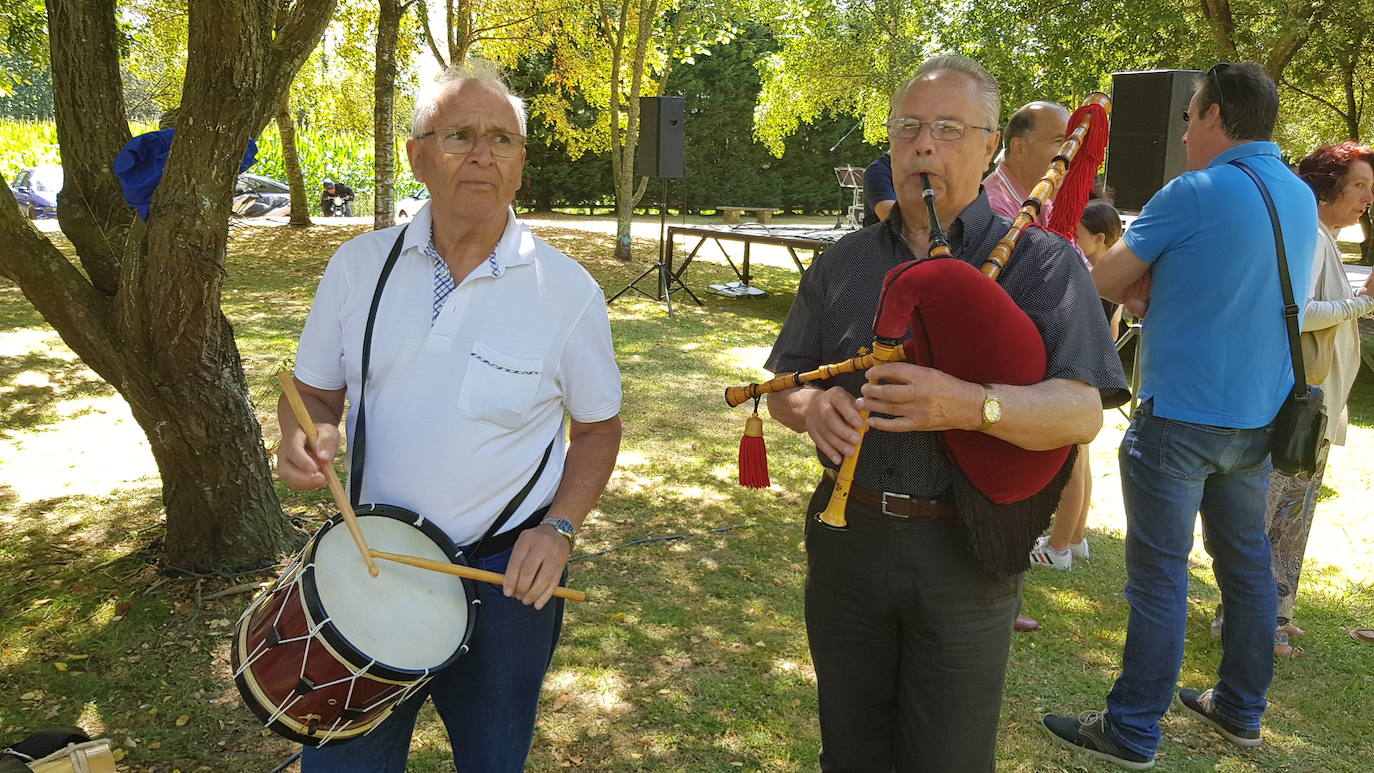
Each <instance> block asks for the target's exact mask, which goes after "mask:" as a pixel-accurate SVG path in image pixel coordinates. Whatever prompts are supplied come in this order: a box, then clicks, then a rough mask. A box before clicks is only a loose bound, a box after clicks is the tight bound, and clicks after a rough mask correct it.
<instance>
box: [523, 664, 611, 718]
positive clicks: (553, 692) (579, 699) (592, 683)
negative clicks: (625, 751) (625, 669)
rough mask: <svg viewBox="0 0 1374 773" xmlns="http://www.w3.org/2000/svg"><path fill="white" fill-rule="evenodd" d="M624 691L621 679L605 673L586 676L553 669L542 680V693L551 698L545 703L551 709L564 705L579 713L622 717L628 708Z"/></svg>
mask: <svg viewBox="0 0 1374 773" xmlns="http://www.w3.org/2000/svg"><path fill="white" fill-rule="evenodd" d="M627 691H628V685H626V684H625V678H624V676H623V675H622V674H620V673H617V672H612V671H607V670H598V671H596V672H593V673H586V672H578V671H576V670H573V669H568V668H563V669H555V670H552V671H550V672H549V674H548V676H547V677H545V679H544V694H545V695H546V696H552V697H551V698H549V699H548V700H549V701H550V702H551V704H552V705H553V706H557V707H558V708H562V707H563V706H564V705H565V704H567V705H569V706H570V708H571V709H572V710H575V711H577V712H579V713H585V712H589V711H590V712H597V713H601V714H606V715H611V716H615V715H619V714H623V713H625V712H626V711H628V710H629V709H630V702H629V701H628V700H627V699H626V697H625V695H626V693H627ZM554 710H555V711H556V710H557V709H554Z"/></svg>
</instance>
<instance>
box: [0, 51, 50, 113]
mask: <svg viewBox="0 0 1374 773" xmlns="http://www.w3.org/2000/svg"><path fill="white" fill-rule="evenodd" d="M22 61H23V60H22V57H20V56H18V55H16V54H12V53H6V52H4V51H0V72H10V73H20V72H23V71H24V66H23V64H22ZM15 78H16V79H15V81H14V82H13V83H12V84H11V86H10V90H9V93H8V94H5V95H3V96H0V117H3V118H20V119H24V120H29V121H47V120H51V119H52V117H53V102H52V71H51V70H49V69H47V68H46V67H43V68H40V69H36V70H33V71H31V72H29V74H28V75H27V76H25V77H24V78H23V79H19V78H18V77H17V75H16V76H15ZM0 93H3V92H0Z"/></svg>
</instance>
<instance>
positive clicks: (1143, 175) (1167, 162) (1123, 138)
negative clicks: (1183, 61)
mask: <svg viewBox="0 0 1374 773" xmlns="http://www.w3.org/2000/svg"><path fill="white" fill-rule="evenodd" d="M1198 74H1199V73H1198V71H1197V70H1147V71H1144V72H1118V73H1112V134H1111V143H1110V144H1109V145H1108V146H1107V187H1108V188H1110V189H1111V192H1112V199H1113V202H1114V203H1115V204H1116V207H1117V209H1120V210H1123V211H1133V212H1139V211H1140V210H1141V208H1143V207H1144V206H1145V202H1147V201H1149V200H1150V197H1151V196H1153V195H1154V194H1155V192H1156V191H1158V190H1159V189H1160V188H1163V187H1164V184H1165V183H1167V182H1169V181H1170V180H1172V179H1174V178H1175V177H1178V176H1179V175H1181V174H1183V173H1184V172H1186V171H1187V170H1188V156H1187V152H1186V150H1185V149H1184V147H1183V134H1184V132H1186V131H1187V130H1188V122H1187V121H1184V120H1183V114H1184V112H1185V111H1187V109H1188V101H1189V100H1190V99H1192V97H1193V86H1194V83H1195V82H1196V76H1197V75H1198Z"/></svg>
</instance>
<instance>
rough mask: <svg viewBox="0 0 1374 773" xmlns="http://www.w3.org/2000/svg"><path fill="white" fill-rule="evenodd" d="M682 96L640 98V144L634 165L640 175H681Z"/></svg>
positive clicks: (683, 121) (685, 112)
mask: <svg viewBox="0 0 1374 773" xmlns="http://www.w3.org/2000/svg"><path fill="white" fill-rule="evenodd" d="M686 118H687V111H686V105H685V100H684V98H683V97H640V98H639V147H638V150H637V152H636V153H635V166H636V167H637V173H638V174H639V176H640V177H682V147H683V144H684V143H683V124H684V123H685V122H686Z"/></svg>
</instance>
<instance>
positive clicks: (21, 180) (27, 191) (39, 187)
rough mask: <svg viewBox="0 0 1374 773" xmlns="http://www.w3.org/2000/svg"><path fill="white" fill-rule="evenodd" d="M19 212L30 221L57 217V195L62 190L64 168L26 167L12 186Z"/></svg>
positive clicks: (15, 178) (48, 166)
mask: <svg viewBox="0 0 1374 773" xmlns="http://www.w3.org/2000/svg"><path fill="white" fill-rule="evenodd" d="M10 190H12V191H13V192H14V199H15V201H17V202H19V211H21V212H23V213H24V214H25V215H26V216H28V218H29V219H30V220H37V219H38V218H41V217H57V194H58V193H59V192H61V190H62V167H60V166H57V165H55V164H51V165H46V166H26V167H24V168H23V169H21V170H20V171H19V174H17V175H15V177H14V182H13V183H11V184H10Z"/></svg>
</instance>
